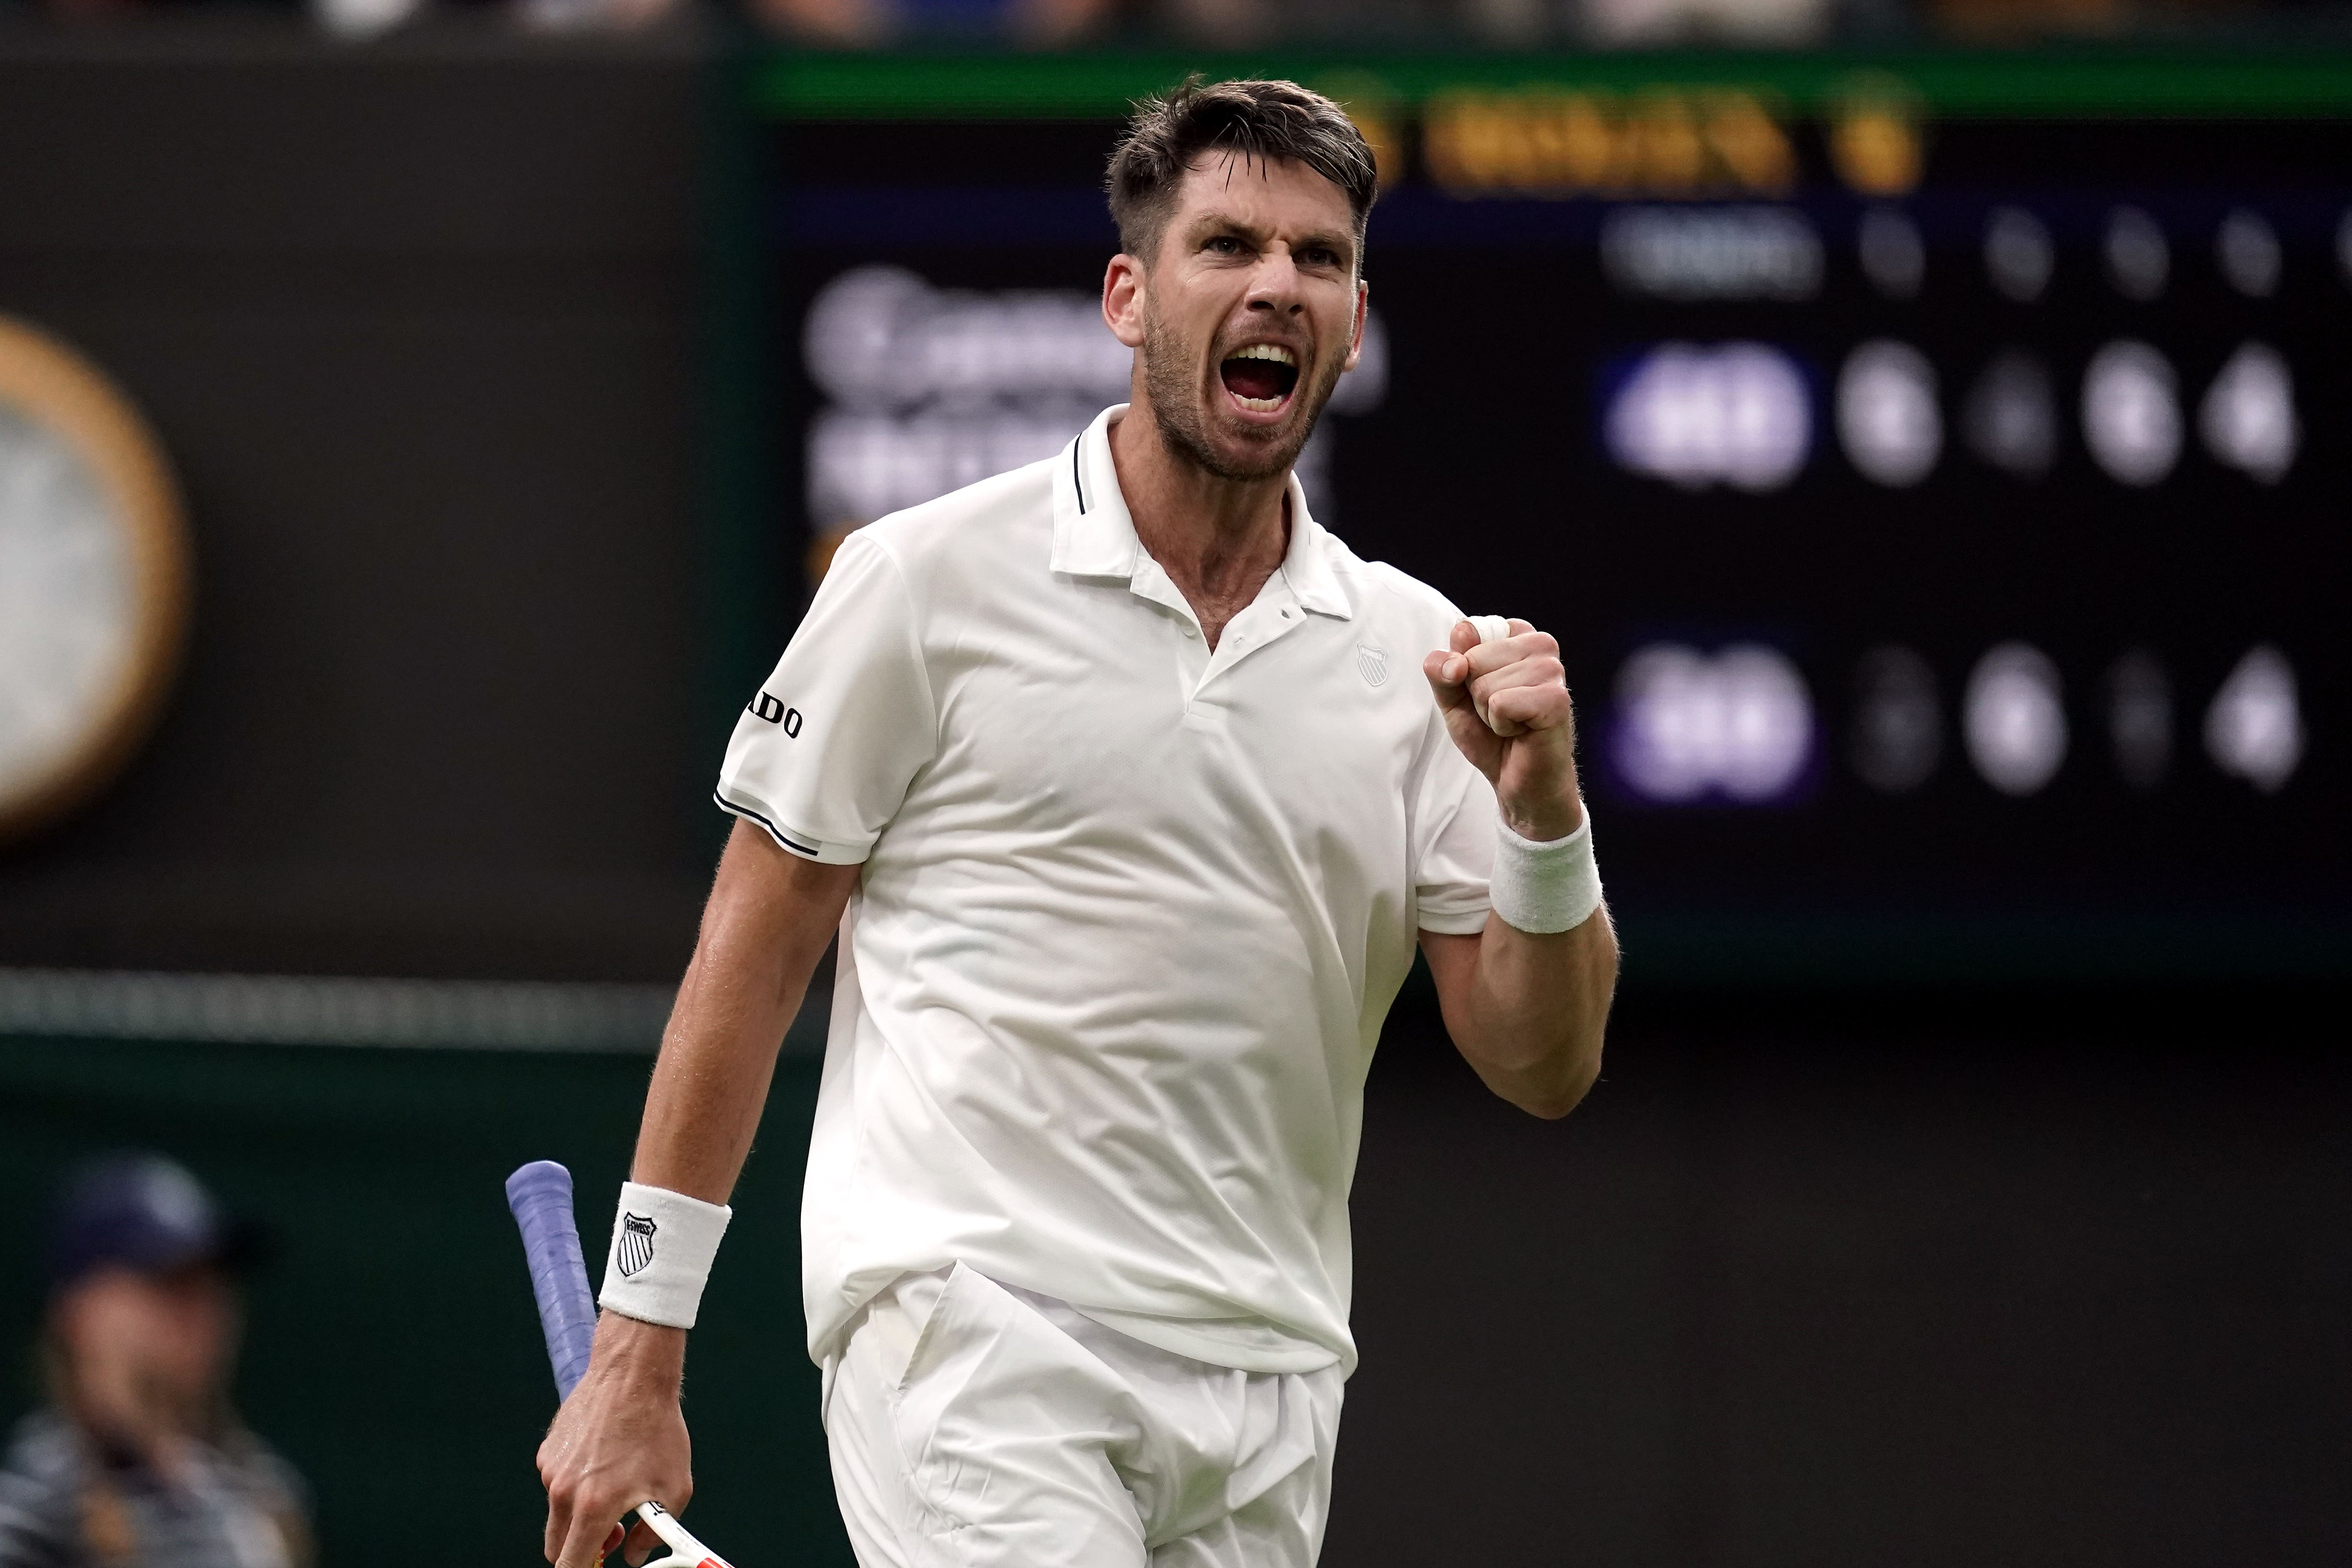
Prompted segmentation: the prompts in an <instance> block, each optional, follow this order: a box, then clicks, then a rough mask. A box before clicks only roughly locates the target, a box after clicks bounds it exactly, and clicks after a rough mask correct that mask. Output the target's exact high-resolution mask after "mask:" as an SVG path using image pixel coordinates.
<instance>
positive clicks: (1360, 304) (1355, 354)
mask: <svg viewBox="0 0 2352 1568" xmlns="http://www.w3.org/2000/svg"><path fill="white" fill-rule="evenodd" d="M1371 303H1372V286H1371V284H1370V282H1369V281H1367V280H1366V279H1361V278H1359V279H1356V319H1355V321H1354V322H1352V323H1351V324H1350V326H1349V331H1348V363H1345V364H1343V365H1341V366H1340V367H1339V368H1340V369H1341V370H1343V371H1349V370H1353V369H1355V368H1356V362H1357V361H1358V360H1360V359H1361V358H1363V357H1364V312H1365V311H1366V310H1370V308H1371Z"/></svg>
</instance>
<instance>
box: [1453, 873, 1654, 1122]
mask: <svg viewBox="0 0 2352 1568" xmlns="http://www.w3.org/2000/svg"><path fill="white" fill-rule="evenodd" d="M1442 940H1444V941H1445V942H1448V943H1460V944H1461V945H1462V947H1463V948H1465V949H1466V950H1467V951H1466V952H1461V953H1459V955H1458V956H1457V957H1456V958H1455V959H1454V963H1455V965H1456V966H1457V967H1458V968H1459V969H1460V970H1461V971H1462V973H1461V974H1460V976H1459V980H1458V983H1457V984H1453V985H1450V986H1443V987H1441V991H1440V994H1441V996H1442V997H1443V998H1444V1003H1445V1024H1446V1028H1447V1031H1448V1032H1449V1033H1450V1034H1452V1036H1453V1037H1454V1045H1455V1047H1456V1048H1458V1049H1459V1050H1460V1051H1461V1052H1462V1055H1463V1057H1464V1058H1465V1060H1467V1061H1468V1062H1469V1063H1470V1065H1471V1067H1472V1068H1475V1070H1476V1072H1477V1074H1478V1076H1479V1078H1480V1079H1483V1080H1485V1082H1486V1086H1487V1087H1488V1088H1489V1089H1493V1090H1494V1091H1495V1092H1496V1094H1498V1095H1500V1096H1502V1097H1503V1098H1504V1099H1505V1100H1509V1101H1510V1102H1511V1103H1512V1104H1514V1105H1516V1106H1517V1107H1519V1108H1520V1109H1521V1110H1527V1111H1529V1112H1531V1113H1533V1114H1535V1115H1537V1116H1543V1117H1559V1116H1565V1115H1567V1114H1568V1113H1569V1112H1570V1110H1574V1109H1575V1108H1576V1104H1577V1102H1578V1101H1579V1100H1582V1099H1583V1098H1584V1095H1585V1091H1586V1090H1588V1089H1591V1087H1592V1084H1593V1080H1594V1079H1596V1078H1598V1077H1599V1076H1600V1073H1601V1038H1602V1036H1603V1034H1604V1032H1605V1031H1606V1028H1607V1026H1608V1021H1609V1005H1610V1002H1611V1001H1612V998H1613V997H1614V996H1615V994H1616V989H1617V934H1616V931H1614V930H1613V929H1612V926H1611V925H1610V921H1609V911H1608V910H1607V909H1606V908H1605V907H1603V908H1601V909H1597V910H1593V912H1592V914H1591V917H1590V918H1589V919H1587V920H1586V921H1584V922H1583V923H1582V924H1580V925H1578V926H1576V927H1574V928H1572V929H1571V930H1569V931H1558V932H1553V933H1549V934H1546V935H1533V934H1530V933H1528V932H1527V931H1520V930H1518V929H1517V927H1515V926H1512V925H1511V924H1509V923H1508V922H1507V921H1504V920H1503V919H1502V917H1501V916H1499V915H1489V916H1487V918H1486V930H1484V931H1481V932H1480V933H1479V934H1478V935H1477V936H1476V937H1475V939H1474V938H1451V939H1442ZM1431 956H1432V959H1433V961H1435V960H1437V958H1438V954H1437V953H1436V952H1432V954H1431Z"/></svg>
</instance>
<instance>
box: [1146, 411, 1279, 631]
mask: <svg viewBox="0 0 2352 1568" xmlns="http://www.w3.org/2000/svg"><path fill="white" fill-rule="evenodd" d="M1110 453H1111V461H1112V463H1113V464H1114V465H1115V466H1116V467H1117V468H1118V488H1119V493H1120V494H1121V495H1122V496H1123V497H1125V498H1126V500H1127V510H1128V512H1129V515H1130V516H1132V517H1133V518H1134V519H1135V532H1136V537H1137V538H1139V540H1141V541H1142V542H1143V547H1144V548H1145V549H1146V550H1149V551H1150V552H1151V558H1152V559H1153V560H1155V561H1157V562H1159V563H1160V569H1161V570H1162V571H1164V572H1166V573H1167V574H1168V575H1169V577H1170V578H1171V580H1172V581H1173V582H1174V583H1175V584H1176V585H1177V586H1178V587H1179V588H1181V589H1182V590H1183V592H1184V595H1185V597H1186V598H1188V599H1190V600H1191V601H1192V607H1193V610H1194V612H1195V613H1196V614H1198V615H1199V616H1201V620H1202V626H1203V628H1204V629H1206V628H1207V627H1208V626H1209V624H1210V623H1211V622H1212V620H1213V621H1214V624H1215V625H1216V626H1220V627H1221V626H1223V624H1224V623H1225V621H1227V620H1229V619H1231V618H1232V616H1234V614H1235V613H1237V612H1238V611H1240V610H1241V609H1242V608H1243V607H1244V606H1245V605H1248V604H1249V602H1250V601H1251V600H1252V599H1255V597H1256V596H1257V591H1258V589H1260V588H1261V587H1263V586H1265V580H1266V579H1267V578H1268V577H1270V576H1272V575H1273V574H1274V571H1275V569H1276V567H1278V566H1280V565H1281V564H1282V557H1283V553H1284V552H1285V551H1286V549H1287V548H1288V546H1289V538H1290V518H1289V507H1288V505H1287V504H1286V502H1287V500H1288V494H1289V485H1290V476H1289V474H1288V473H1287V472H1283V473H1279V474H1276V475H1274V476H1272V477H1270V478H1267V479H1225V478H1223V477H1222V476H1220V475H1217V474H1213V473H1211V472H1209V470H1208V469H1206V468H1202V467H1201V466H1200V464H1198V463H1196V462H1194V461H1193V460H1192V458H1188V457H1186V456H1184V455H1183V454H1181V453H1180V452H1175V451H1171V449H1170V448H1169V446H1168V443H1167V442H1166V441H1165V440H1164V439H1163V438H1162V437H1161V436H1160V424H1159V421H1158V420H1156V419H1154V418H1153V417H1152V414H1151V409H1150V405H1148V404H1146V403H1145V402H1144V401H1143V400H1142V398H1141V397H1140V396H1139V397H1138V398H1137V399H1136V401H1135V402H1134V403H1133V404H1132V405H1130V406H1129V409H1128V412H1127V415H1126V416H1125V417H1123V418H1121V419H1120V420H1119V422H1118V425H1116V426H1113V427H1112V429H1111V433H1110ZM1212 640H1213V638H1212Z"/></svg>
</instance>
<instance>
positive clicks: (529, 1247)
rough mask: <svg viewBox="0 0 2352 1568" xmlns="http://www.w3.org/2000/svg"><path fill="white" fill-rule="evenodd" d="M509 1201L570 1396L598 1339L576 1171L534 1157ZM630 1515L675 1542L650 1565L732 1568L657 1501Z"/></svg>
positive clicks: (551, 1354)
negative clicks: (575, 1199)
mask: <svg viewBox="0 0 2352 1568" xmlns="http://www.w3.org/2000/svg"><path fill="white" fill-rule="evenodd" d="M507 1207H508V1208H509V1209H512V1210H513V1211H514V1216H515V1224H516V1226H519V1227H520V1229H521V1231H522V1250H523V1256H524V1257H525V1258H528V1259H529V1260H530V1290H531V1294H532V1295H534V1296H536V1297H537V1298H539V1326H540V1329H541V1331H542V1332H544V1333H545V1334H546V1335H547V1359H548V1363H549V1364H550V1365H551V1366H552V1367H553V1368H554V1369H555V1395H556V1398H557V1399H558V1400H559V1401H560V1400H565V1399H569V1398H571V1397H572V1389H573V1388H574V1387H576V1386H578V1384H579V1382H580V1378H581V1374H582V1373H585V1372H586V1371H587V1370H588V1349H589V1346H590V1345H591V1344H593V1342H594V1341H595V1338H596V1298H595V1297H594V1296H593V1295H591V1294H590V1293H589V1290H588V1265H587V1262H586V1260H585V1259H584V1258H582V1256H581V1253H580V1227H579V1226H578V1225H577V1224H576V1223H574V1221H573V1219H572V1173H571V1172H569V1171H567V1170H565V1169H564V1168H563V1167H562V1166H561V1165H559V1164H557V1163H555V1162H554V1161H552V1160H533V1161H532V1162H531V1163H530V1164H528V1165H525V1166H524V1167H523V1168H522V1169H520V1170H519V1171H517V1172H516V1173H514V1174H513V1175H511V1176H509V1177H508V1178H507ZM630 1521H635V1522H637V1523H639V1524H642V1525H644V1526H645V1527H646V1529H647V1530H650V1531H653V1532H654V1533H655V1534H656V1535H658V1536H660V1537H661V1539H662V1543H663V1544H664V1545H666V1546H667V1547H668V1548H669V1555H668V1556H667V1557H656V1558H651V1559H648V1560H647V1561H646V1565H645V1568H728V1563H727V1560H726V1559H725V1558H724V1557H721V1556H719V1553H717V1552H713V1551H711V1550H710V1548H709V1547H708V1546H705V1545H704V1544H702V1542H699V1541H697V1540H696V1539H695V1538H694V1532H693V1531H689V1530H688V1529H687V1528H686V1526H684V1525H682V1524H680V1523H678V1521H677V1520H676V1519H674V1518H672V1517H671V1516H670V1512H669V1510H667V1509H666V1508H664V1507H662V1505H661V1504H659V1503H657V1502H653V1501H650V1500H648V1501H646V1502H641V1503H639V1504H638V1505H637V1506H636V1507H635V1508H633V1509H631V1510H629V1511H628V1513H627V1514H625V1516H623V1518H622V1521H621V1522H622V1523H624V1524H626V1523H628V1522H630Z"/></svg>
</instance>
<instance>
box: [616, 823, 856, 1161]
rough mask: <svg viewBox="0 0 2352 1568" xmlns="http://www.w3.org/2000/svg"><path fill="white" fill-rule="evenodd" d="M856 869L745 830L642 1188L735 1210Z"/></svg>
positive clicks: (650, 1107)
mask: <svg viewBox="0 0 2352 1568" xmlns="http://www.w3.org/2000/svg"><path fill="white" fill-rule="evenodd" d="M856 871H857V868H856V867H854V866H820V865H816V864H815V863H814V862H811V861H806V860H802V859H800V858H797V857H794V856H792V855H789V854H787V853H786V852H784V851H783V850H781V849H778V848H776V847H774V846H773V845H772V844H771V843H769V842H768V841H767V840H766V838H765V837H764V836H762V835H761V834H760V833H759V831H758V830H757V829H755V828H749V827H746V826H743V825H741V824H738V825H737V827H736V831H735V834H734V837H733V838H732V839H731V840H730V842H729V845H728V847H727V854H726V857H725V858H723V859H722V860H721V862H720V864H719V877H718V880H717V882H716V884H715V885H714V887H713V888H712V889H711V895H710V901H709V905H708V906H706V908H705V909H704V910H703V917H702V931H701V934H700V937H699V938H698V941H697V942H696V945H695V952H694V959H693V962H692V963H689V964H688V966H687V971H686V978H685V980H684V981H683V982H681V983H680V984H679V986H678V992H677V1005H675V1006H674V1007H673V1008H672V1009H671V1012H670V1020H669V1026H668V1028H667V1029H666V1030H665V1031H664V1032H663V1036H662V1047H661V1056H660V1058H659V1059H658V1060H657V1061H656V1063H655V1066H654V1075H653V1082H652V1085H651V1086H650V1088H649V1089H647V1090H646V1112H645V1119H644V1121H643V1122H642V1124H641V1125H640V1127H639V1129H638V1132H637V1149H636V1158H635V1163H634V1164H633V1165H632V1167H631V1170H630V1176H631V1179H632V1180H635V1181H637V1182H642V1183H644V1184H646V1185H648V1186H656V1187H667V1188H668V1189H669V1190H670V1191H672V1192H677V1193H684V1194H687V1195H688V1197H695V1198H700V1199H702V1200H703V1201H704V1202H706V1203H714V1204H723V1203H725V1202H726V1201H727V1197H728V1194H730V1192H732V1191H733V1190H734V1186H735V1178H736V1177H737V1176H738V1175H739V1174H740V1173H741V1171H742V1169H743V1161H744V1158H745V1156H746V1155H748V1154H749V1153H750V1152H751V1139H752V1135H753V1134H754V1133H755V1132H756V1131H758V1130H759V1125H760V1113H761V1110H762V1109H763V1108H764V1107H765V1105H766V1103H767V1098H768V1084H769V1080H770V1079H771V1078H772V1076H773V1075H774V1072H775V1067H776V1052H777V1050H778V1048H779V1047H781V1046H782V1043H783V1037H784V1031H785V1030H786V1029H788V1028H790V1027H791V1026H792V1022H793V1017H794V1016H795V1015H797V1014H798V1012H799V1011H800V1005H801V1002H802V999H803V997H804V996H805V995H806V994H807V991H808V983H809V976H810V974H811V973H813V972H814V970H815V968H816V965H817V962H818V961H819V960H820V959H822V958H823V957H824V950H825V946H826V943H827V942H829V941H830V940H831V938H832V934H833V931H834V929H835V926H836V925H837V924H838V923H839V921H840V919H841V909H842V905H843V903H844V902H845V900H847V898H848V895H849V889H850V887H851V886H852V885H853V884H854V883H855V881H856Z"/></svg>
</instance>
